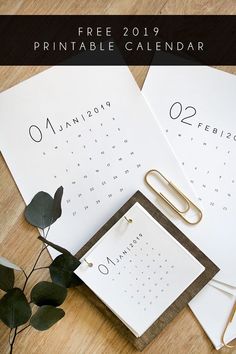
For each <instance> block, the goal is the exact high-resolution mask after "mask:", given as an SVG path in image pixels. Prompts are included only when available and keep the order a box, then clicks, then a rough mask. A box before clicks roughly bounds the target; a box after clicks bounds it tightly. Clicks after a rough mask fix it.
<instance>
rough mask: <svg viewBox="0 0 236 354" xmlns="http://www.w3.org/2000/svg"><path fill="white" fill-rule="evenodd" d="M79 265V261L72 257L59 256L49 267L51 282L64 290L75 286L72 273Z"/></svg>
mask: <svg viewBox="0 0 236 354" xmlns="http://www.w3.org/2000/svg"><path fill="white" fill-rule="evenodd" d="M79 265H80V262H79V260H78V259H76V258H75V257H74V256H71V255H67V254H61V255H60V256H58V257H56V258H55V259H54V261H53V262H52V263H51V265H50V266H49V271H50V275H51V278H52V281H53V282H54V283H56V284H59V285H61V286H64V287H66V288H69V287H71V286H75V285H73V284H74V283H75V278H76V276H75V274H74V273H73V272H74V270H75V269H76V268H78V266H79Z"/></svg>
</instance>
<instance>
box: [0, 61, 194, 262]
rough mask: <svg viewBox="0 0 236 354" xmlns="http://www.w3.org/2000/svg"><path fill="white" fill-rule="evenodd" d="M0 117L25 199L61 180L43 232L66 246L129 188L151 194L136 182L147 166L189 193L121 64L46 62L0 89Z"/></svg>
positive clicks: (93, 226)
mask: <svg viewBox="0 0 236 354" xmlns="http://www.w3.org/2000/svg"><path fill="white" fill-rule="evenodd" d="M0 124H1V129H0V144H1V146H0V148H1V151H2V153H3V155H4V158H5V160H6V162H7V164H8V166H9V168H10V170H11V173H12V175H13V177H14V179H15V181H16V183H17V186H18V188H19V190H20V192H21V194H22V196H23V198H24V200H25V202H26V203H29V202H30V201H31V199H32V197H33V196H34V195H35V194H36V193H37V192H38V191H40V190H43V191H46V192H48V193H50V194H51V195H53V194H54V192H55V190H56V189H57V188H58V187H59V186H61V185H62V186H63V187H64V196H63V204H62V210H63V214H62V217H61V218H60V219H59V220H58V221H57V222H56V223H55V224H54V225H53V226H52V228H51V230H50V233H49V239H50V240H51V241H53V242H55V243H58V244H60V245H61V246H64V247H66V248H67V249H69V250H70V251H71V252H72V253H76V252H77V251H78V250H79V249H80V248H81V247H82V245H83V244H84V243H85V242H87V241H88V240H89V239H90V237H92V236H93V235H94V233H95V232H96V231H97V230H98V229H99V228H100V227H101V226H102V225H103V224H104V223H105V222H106V221H107V220H108V219H109V218H110V217H111V215H113V214H114V212H115V211H116V210H117V209H119V207H120V206H121V205H123V203H124V202H125V201H126V200H127V199H128V198H129V197H130V196H131V195H132V194H133V193H134V192H135V191H136V190H137V189H140V190H141V191H143V193H144V194H146V196H147V197H149V199H151V200H153V201H154V202H156V197H155V195H153V193H151V192H150V190H149V189H148V188H147V187H146V186H145V184H144V175H145V173H146V172H147V171H148V170H150V169H152V168H157V169H159V170H160V171H162V173H164V174H165V175H167V176H169V177H171V179H172V180H173V181H175V182H176V184H177V185H178V186H179V187H180V188H181V189H183V190H184V191H185V193H186V194H188V195H189V196H192V190H191V186H190V184H189V183H188V182H187V181H186V179H185V178H184V175H183V173H182V170H181V167H180V166H179V164H178V162H177V161H176V158H175V156H174V154H173V152H172V150H171V148H170V146H169V144H168V142H167V140H166V138H165V137H164V135H163V134H162V132H161V129H160V127H159V125H158V123H157V122H156V120H155V118H154V116H153V115H152V113H151V111H150V110H149V108H148V106H147V104H146V102H145V100H144V99H143V97H142V94H141V93H140V90H139V88H138V86H137V85H136V83H135V81H134V79H133V77H132V75H131V73H130V72H129V69H128V68H127V67H101V66H100V67H91V66H90V67H86V66H83V67H75V66H71V67H70V66H68V67H66V66H64V67H54V68H51V69H49V70H46V71H44V72H43V73H41V74H39V75H36V76H35V77H33V78H31V79H29V80H27V81H25V82H23V83H21V84H19V85H17V86H15V87H13V88H11V89H9V90H7V91H5V92H3V93H1V95H0ZM162 204H163V203H161V204H159V205H158V206H159V208H162ZM163 211H164V212H165V213H167V214H168V211H166V208H163ZM168 216H169V215H168ZM169 217H172V220H173V219H175V218H176V217H175V218H174V217H173V215H172V214H171V215H170V216H169ZM178 221H179V220H178V218H177V221H176V222H178ZM50 251H51V254H52V256H55V254H56V253H55V251H54V250H50Z"/></svg>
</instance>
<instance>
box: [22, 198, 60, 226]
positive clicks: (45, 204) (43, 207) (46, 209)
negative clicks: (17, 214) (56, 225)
mask: <svg viewBox="0 0 236 354" xmlns="http://www.w3.org/2000/svg"><path fill="white" fill-rule="evenodd" d="M52 210H53V198H52V197H51V196H50V195H49V194H48V193H45V192H39V193H37V194H36V195H35V196H34V198H33V199H32V201H31V202H30V204H29V205H28V206H27V207H26V209H25V218H26V220H27V221H28V222H29V223H30V224H31V225H33V226H36V227H39V228H40V229H44V228H46V227H48V226H50V225H51V224H52V223H53V214H52Z"/></svg>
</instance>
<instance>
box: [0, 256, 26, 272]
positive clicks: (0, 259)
mask: <svg viewBox="0 0 236 354" xmlns="http://www.w3.org/2000/svg"><path fill="white" fill-rule="evenodd" d="M0 264H1V265H3V266H5V267H7V268H12V269H15V270H22V269H21V268H20V267H18V266H17V265H16V264H14V263H12V262H10V261H9V260H8V259H6V258H4V257H0Z"/></svg>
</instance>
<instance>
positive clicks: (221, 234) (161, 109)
mask: <svg viewBox="0 0 236 354" xmlns="http://www.w3.org/2000/svg"><path fill="white" fill-rule="evenodd" d="M143 92H144V94H145V97H146V98H147V100H148V102H149V103H150V105H151V107H152V109H153V111H154V112H155V113H156V117H157V119H158V121H159V122H160V123H161V125H162V129H163V133H164V134H165V135H166V137H167V138H168V140H169V142H170V144H171V145H172V147H173V149H174V150H175V153H176V156H177V157H178V159H179V162H180V163H181V165H182V167H183V169H184V171H185V173H186V176H188V178H189V182H190V183H191V184H192V186H193V188H194V190H195V192H196V193H197V197H198V202H199V203H200V204H202V205H203V208H204V211H205V213H204V217H203V220H202V222H201V223H200V224H199V226H198V227H196V228H195V229H194V230H191V236H192V238H193V240H194V241H195V242H196V243H197V244H198V245H199V246H200V247H201V248H202V249H203V250H205V251H206V252H207V254H210V255H211V257H212V258H213V259H214V260H215V262H216V263H217V264H218V265H219V266H220V268H221V272H220V273H219V274H218V275H217V278H218V279H219V280H223V281H224V282H227V283H228V284H232V285H236V277H235V272H234V267H232V262H233V256H232V253H231V250H233V249H234V248H235V246H236V238H235V237H234V230H235V226H236V224H235V202H236V169H235V163H234V161H235V159H236V150H235V144H236V125H235V119H234V111H235V108H234V105H235V92H236V79H235V77H234V76H233V75H230V74H227V73H224V72H222V71H218V70H216V69H212V68H208V67H191V66H189V67H185V66H182V67H180V66H177V67H173V66H172V67H170V66H169V67H161V68H160V67H151V68H150V71H149V75H148V79H147V80H146V82H145V86H144V89H143Z"/></svg>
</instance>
